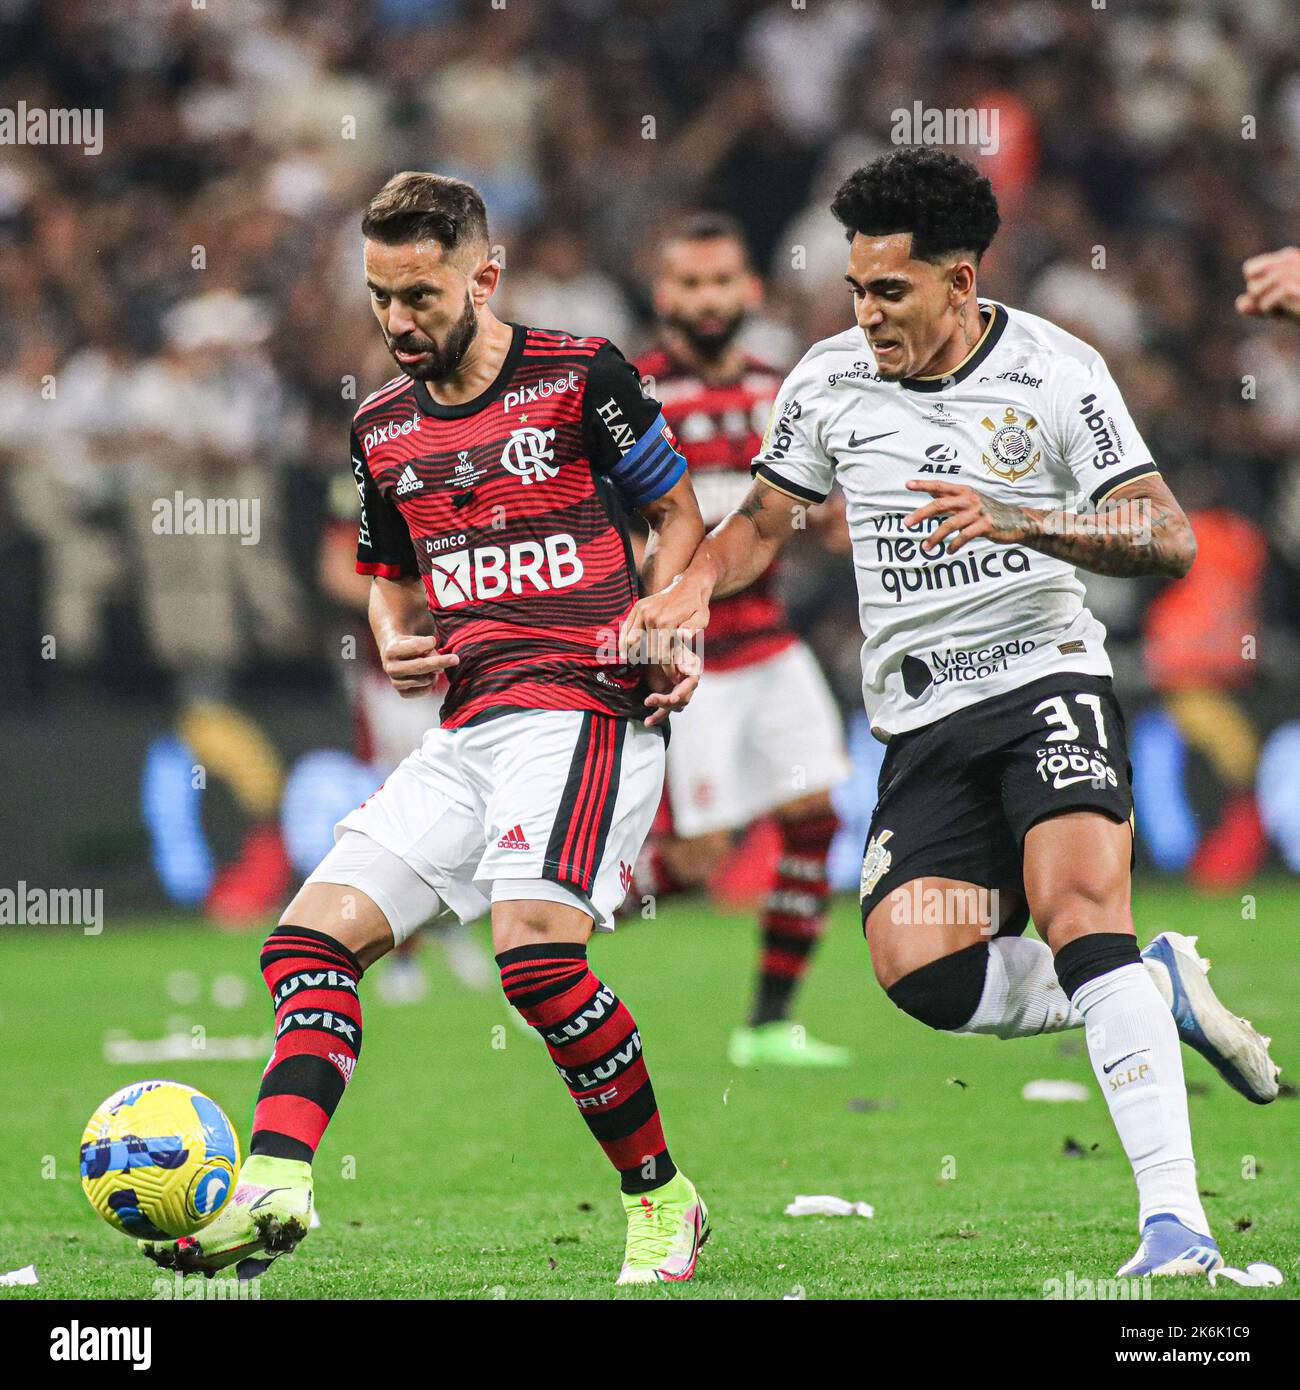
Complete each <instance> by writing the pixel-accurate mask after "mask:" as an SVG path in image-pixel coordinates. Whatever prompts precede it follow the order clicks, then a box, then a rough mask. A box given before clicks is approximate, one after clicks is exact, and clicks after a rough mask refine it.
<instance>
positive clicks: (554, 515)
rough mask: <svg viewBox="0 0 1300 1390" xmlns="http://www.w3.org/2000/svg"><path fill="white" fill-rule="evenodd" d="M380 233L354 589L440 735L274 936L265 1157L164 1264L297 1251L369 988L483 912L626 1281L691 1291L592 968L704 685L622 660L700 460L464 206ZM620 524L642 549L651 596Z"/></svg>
mask: <svg viewBox="0 0 1300 1390" xmlns="http://www.w3.org/2000/svg"><path fill="white" fill-rule="evenodd" d="M362 233H363V235H364V237H365V267H366V279H367V284H368V286H369V289H370V295H371V303H372V307H373V309H374V312H375V316H376V318H377V319H378V321H379V325H380V329H381V331H382V332H383V335H384V339H385V341H386V343H387V345H388V347H389V349H390V351H391V352H392V354H393V357H394V358H395V360H396V362H397V365H398V366H399V367H400V368H401V375H399V376H398V377H396V378H394V380H392V381H390V382H389V383H388V384H387V385H386V386H384V387H382V388H381V389H380V390H378V391H376V392H375V393H374V394H373V395H372V396H370V397H369V398H368V399H367V400H365V401H364V402H363V403H362V405H361V408H360V409H359V410H358V411H357V413H356V417H355V421H354V424H353V429H352V441H351V443H352V469H353V475H354V478H355V481H356V486H357V491H358V494H359V496H360V502H361V524H360V532H359V537H358V545H357V568H358V570H359V571H360V572H361V573H363V574H367V575H370V576H371V577H372V582H371V591H370V622H371V627H372V630H373V632H374V635H375V640H376V643H377V645H378V647H379V650H380V652H381V654H382V657H383V664H384V670H385V671H386V672H387V674H388V676H389V678H390V680H391V681H392V682H393V685H394V686H395V687H396V689H397V690H398V691H399V692H400V693H401V694H402V695H404V696H408V697H411V698H422V697H426V696H427V694H428V692H429V691H430V690H431V689H432V688H433V686H434V685H435V683H436V682H438V680H439V678H440V677H441V676H442V675H443V674H444V673H445V677H446V682H447V694H446V697H445V699H444V701H443V705H442V722H441V726H440V727H438V728H435V729H431V730H430V731H429V732H428V733H427V734H426V735H425V738H424V742H423V744H422V745H421V747H420V748H419V749H418V750H417V751H416V752H414V753H412V754H411V755H410V756H409V757H407V758H406V759H405V760H404V761H403V762H402V763H401V765H400V766H399V767H398V768H397V770H396V771H395V772H394V773H393V774H392V775H391V776H390V777H389V778H388V780H387V781H386V782H385V783H384V785H383V787H381V788H380V790H379V791H377V792H376V793H375V794H374V795H373V796H372V797H371V798H370V799H369V800H368V801H367V802H365V804H364V805H362V806H361V807H360V808H358V809H357V810H356V811H354V812H352V813H351V814H350V815H348V816H347V817H346V818H345V819H344V820H343V821H342V822H340V824H339V826H338V827H337V829H336V842H335V846H334V848H333V849H332V850H331V851H330V853H329V854H328V855H327V856H326V858H325V859H324V860H323V861H322V863H321V864H320V866H319V867H318V868H317V869H316V871H315V872H314V873H312V874H311V875H310V876H309V878H308V880H307V882H306V884H305V885H304V886H303V888H302V889H301V891H300V892H299V893H298V895H297V896H296V897H295V898H294V900H293V902H292V903H291V904H290V905H289V907H288V909H287V910H286V912H285V914H284V916H283V918H282V919H281V921H280V924H279V926H278V927H277V928H276V929H275V931H274V932H272V934H271V936H270V937H269V938H268V940H267V942H266V946H265V948H264V950H263V955H262V961H263V970H264V974H265V976H266V981H267V985H268V987H269V988H270V990H271V993H272V999H273V1003H274V1007H275V1020H276V1022H275V1037H276V1041H275V1048H274V1051H273V1053H272V1056H271V1059H270V1062H269V1063H268V1064H267V1068H266V1072H265V1074H264V1076H263V1080H262V1086H261V1091H260V1094H259V1097H258V1102H257V1109H256V1112H255V1114H254V1118H253V1133H252V1138H251V1142H250V1146H249V1147H250V1157H249V1159H248V1161H247V1162H246V1164H245V1165H244V1168H243V1170H242V1172H241V1175H240V1182H239V1185H238V1187H237V1189H236V1191H235V1194H234V1197H233V1198H232V1201H231V1204H230V1206H229V1207H228V1208H227V1210H226V1211H223V1212H222V1213H221V1215H220V1216H219V1217H218V1218H217V1220H216V1221H214V1222H213V1224H212V1225H211V1226H209V1227H207V1228H205V1229H204V1230H203V1231H202V1232H200V1233H199V1235H198V1236H196V1237H191V1238H189V1239H188V1240H183V1241H179V1242H176V1243H175V1244H172V1245H167V1246H163V1247H154V1248H153V1249H152V1254H153V1256H154V1258H157V1259H160V1260H162V1261H164V1262H167V1263H170V1264H174V1265H175V1266H176V1267H178V1268H181V1269H182V1270H201V1271H204V1272H210V1271H211V1270H213V1269H216V1268H220V1267H223V1266H225V1265H228V1264H240V1265H241V1266H242V1268H241V1272H244V1273H249V1272H257V1271H260V1268H261V1267H263V1266H264V1265H265V1263H266V1262H267V1261H269V1260H270V1259H273V1258H275V1257H276V1256H277V1255H278V1254H281V1253H283V1252H284V1251H285V1250H288V1249H292V1248H293V1247H294V1245H296V1244H297V1242H298V1241H299V1240H300V1239H301V1238H302V1236H303V1234H305V1231H306V1226H307V1222H308V1218H309V1216H310V1206H311V1162H312V1159H313V1157H314V1154H315V1151H316V1147H317V1145H318V1144H319V1142H320V1140H321V1136H322V1134H323V1132H324V1130H325V1127H326V1125H327V1124H328V1123H329V1120H330V1117H331V1115H332V1113H333V1111H334V1108H335V1106H336V1105H337V1104H338V1102H339V1100H340V1098H341V1096H342V1094H343V1090H344V1087H345V1086H346V1085H347V1084H348V1083H349V1082H350V1081H351V1079H352V1075H353V1070H354V1067H355V1065H356V1062H357V1057H358V1054H359V1052H360V1048H361V1032H362V1025H361V1004H360V997H359V994H358V989H357V986H358V982H359V980H360V977H361V974H362V971H363V970H364V969H365V968H366V967H368V966H369V965H371V964H372V963H373V962H374V961H376V960H377V959H379V958H380V957H381V956H383V955H384V954H385V953H386V952H388V951H390V950H392V949H393V947H394V945H395V944H396V943H397V942H400V941H402V940H404V939H405V938H406V937H407V936H409V935H410V933H411V932H413V931H414V930H416V928H418V927H420V926H421V925H423V924H424V923H425V922H429V921H434V920H437V919H439V918H443V917H446V916H448V915H452V916H455V917H459V918H460V919H461V920H462V921H471V920H473V919H474V918H476V917H478V916H480V915H481V914H483V913H484V912H486V911H488V910H489V909H490V911H491V915H492V938H493V945H494V949H495V950H496V952H497V964H498V966H499V968H500V973H501V980H502V984H503V986H504V988H505V992H506V995H507V997H508V998H509V1000H510V1002H511V1003H512V1004H513V1005H514V1006H515V1007H516V1008H517V1009H518V1010H519V1012H520V1014H521V1015H522V1016H523V1018H524V1019H525V1020H526V1021H527V1022H528V1023H529V1024H531V1025H532V1026H533V1027H534V1028H536V1030H537V1031H538V1032H539V1033H540V1035H541V1037H542V1040H543V1041H544V1043H545V1044H546V1047H547V1050H548V1051H549V1053H550V1056H551V1059H552V1061H553V1062H554V1064H555V1067H556V1070H557V1071H558V1072H559V1073H560V1077H561V1079H562V1080H563V1081H564V1083H565V1085H566V1086H567V1087H568V1089H569V1091H570V1093H571V1094H572V1096H573V1099H574V1101H575V1102H576V1103H577V1106H578V1109H579V1112H580V1113H581V1115H582V1117H583V1119H584V1120H585V1121H586V1123H587V1125H588V1127H589V1128H590V1130H591V1133H592V1135H593V1136H594V1138H595V1139H596V1140H597V1142H598V1143H599V1144H600V1146H601V1147H602V1148H603V1149H604V1151H605V1154H606V1156H607V1157H608V1159H609V1161H610V1162H611V1163H612V1164H613V1166H614V1168H615V1169H616V1171H617V1173H618V1175H619V1181H620V1186H621V1189H622V1196H623V1205H624V1209H625V1213H626V1216H627V1222H628V1237H627V1246H626V1252H625V1257H624V1263H623V1268H622V1271H621V1273H620V1275H619V1282H620V1283H644V1282H651V1281H656V1280H668V1281H675V1280H683V1279H689V1278H691V1277H692V1275H693V1274H694V1271H695V1261H696V1256H697V1254H698V1251H699V1248H700V1246H701V1244H702V1243H703V1241H704V1238H705V1236H706V1235H707V1232H708V1214H707V1211H706V1209H705V1206H704V1203H703V1202H702V1201H701V1200H700V1198H699V1195H698V1193H697V1192H696V1190H695V1188H694V1186H693V1184H692V1183H691V1182H690V1181H689V1179H687V1178H686V1177H685V1175H684V1174H682V1173H681V1172H679V1171H678V1169H677V1167H676V1165H675V1164H674V1162H673V1159H672V1157H671V1156H670V1154H669V1151H668V1145H667V1142H666V1141H665V1138H664V1131H663V1126H662V1124H661V1121H660V1117H659V1109H658V1106H657V1104H656V1101H655V1094H654V1089H653V1087H652V1086H651V1083H650V1077H649V1073H648V1071H647V1067H646V1060H645V1057H644V1054H643V1051H642V1044H641V1035H640V1033H639V1031H638V1030H637V1026H636V1023H635V1021H634V1020H633V1018H632V1015H631V1013H630V1012H629V1010H628V1007H627V1005H626V1004H624V1003H623V1002H621V1001H620V999H619V998H618V996H617V995H615V993H614V992H613V990H612V989H610V987H609V986H608V985H607V984H604V983H602V981H601V980H599V979H597V977H596V976H595V975H594V974H593V973H592V971H591V969H590V968H589V967H588V964H587V941H588V938H589V937H590V935H591V932H592V930H593V928H595V929H598V930H610V929H612V924H613V914H614V911H615V909H616V908H617V907H618V905H619V903H620V902H621V901H622V898H623V896H624V894H625V893H626V891H627V888H628V885H629V884H630V882H631V877H632V864H633V862H634V861H635V859H636V856H637V854H638V852H639V851H640V849H641V845H642V842H643V840H644V838H645V835H646V833H647V831H648V830H649V828H650V824H651V821H652V820H653V817H654V814H655V810H656V807H657V805H658V802H659V797H660V792H661V789H662V784H663V767H664V744H665V740H666V732H667V731H666V726H665V721H666V720H667V718H668V715H669V713H670V712H671V711H673V710H676V709H679V708H681V707H682V706H684V705H685V704H686V702H687V701H688V700H689V699H690V696H691V694H692V693H693V691H694V688H695V685H696V682H697V681H698V678H699V663H698V660H697V659H696V658H695V657H694V655H693V653H691V652H689V651H684V652H680V653H678V654H677V655H676V656H673V655H672V654H671V653H669V656H670V658H671V659H670V660H668V661H665V662H664V663H663V664H661V665H658V666H652V665H650V664H649V663H648V661H646V662H642V663H641V664H637V665H632V664H626V663H620V660H619V652H618V642H617V635H618V630H619V625H620V623H621V621H622V619H623V617H624V616H625V615H626V614H627V613H628V612H629V610H630V609H631V607H632V605H633V604H634V603H635V602H636V600H637V599H638V597H639V596H640V595H642V594H643V593H656V592H658V591H659V590H660V589H661V588H663V587H664V586H665V585H666V584H667V583H668V582H670V581H671V580H672V578H673V577H674V576H675V575H676V574H678V573H679V572H680V571H681V570H682V569H684V568H685V566H686V564H687V562H688V561H689V559H690V557H691V555H692V554H693V553H694V550H695V548H696V546H697V545H698V544H699V542H700V541H701V540H702V539H703V535H704V528H703V524H702V522H701V520H700V513H699V508H698V506H697V505H696V501H695V496H694V493H693V492H692V489H691V485H690V482H689V481H688V479H687V478H686V476H685V474H686V464H685V460H684V459H683V458H682V456H681V454H680V453H679V452H678V451H677V448H676V444H675V441H674V439H673V436H672V432H671V431H670V430H669V428H668V426H667V424H666V422H665V420H664V418H663V415H662V412H661V410H660V407H659V404H658V402H656V401H654V400H652V399H650V398H648V397H647V396H646V395H645V394H644V393H643V392H642V390H641V385H640V380H639V378H638V376H637V374H636V372H635V371H634V370H633V368H632V367H631V366H630V365H629V364H628V363H627V362H626V361H625V360H624V359H623V357H622V356H621V354H620V353H619V352H618V350H617V349H616V348H615V347H613V346H612V345H611V344H610V343H608V342H607V341H606V340H605V339H603V338H591V337H586V338H577V337H573V336H571V335H569V334H566V333H559V332H551V331H547V330H542V329H536V328H528V327H524V326H523V325H520V324H509V323H503V322H502V321H501V320H499V319H498V318H497V317H496V316H495V315H494V314H493V312H492V310H491V308H490V307H489V303H488V301H489V299H490V297H491V295H492V292H493V290H494V289H495V288H496V285H497V282H498V280H499V278H500V275H501V267H500V263H499V261H498V260H497V259H496V257H495V256H494V255H493V254H492V251H491V243H490V242H489V239H488V228H487V215H486V212H485V210H484V207H483V202H482V199H481V198H480V197H479V195H478V193H477V192H476V191H475V190H474V189H473V188H472V187H471V186H470V185H468V184H466V183H463V182H461V181H459V180H456V179H448V178H443V177H440V176H438V175H435V174H423V173H406V174H398V175H395V176H394V177H393V178H392V179H390V180H389V182H388V183H387V184H385V186H384V187H383V188H382V189H381V190H380V191H379V193H377V194H376V195H375V197H374V198H373V199H372V200H371V202H370V204H369V205H368V207H367V209H366V214H365V217H364V218H363V221H362ZM624 508H633V509H636V510H638V511H639V512H640V513H641V514H642V515H643V516H644V517H645V519H646V522H647V524H648V525H649V527H650V531H651V541H650V544H649V546H648V549H647V553H646V557H645V560H644V563H643V565H642V568H641V572H640V574H638V573H637V570H636V568H635V566H634V565H633V562H632V550H631V545H630V541H629V538H628V532H627V526H626V521H625V518H624ZM245 1262H246V1263H245Z"/></svg>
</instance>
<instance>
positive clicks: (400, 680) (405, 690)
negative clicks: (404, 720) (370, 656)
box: [381, 637, 460, 700]
mask: <svg viewBox="0 0 1300 1390" xmlns="http://www.w3.org/2000/svg"><path fill="white" fill-rule="evenodd" d="M381 655H382V658H383V663H384V674H385V675H386V676H387V677H388V679H389V680H390V681H392V683H393V689H394V690H396V691H397V693H398V694H399V695H400V696H401V697H402V698H403V699H404V700H410V699H413V698H414V697H415V696H417V695H428V694H429V693H430V691H432V690H433V688H434V686H435V685H437V683H438V677H439V676H440V675H441V674H442V673H443V672H444V671H445V670H447V668H448V667H449V666H458V665H459V664H460V657H458V656H453V655H451V654H450V653H443V652H440V651H439V650H438V639H437V638H436V637H394V638H392V640H391V641H389V642H387V643H386V644H385V646H384V649H383V652H382V654H381Z"/></svg>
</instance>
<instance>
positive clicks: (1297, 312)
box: [1237, 246, 1300, 323]
mask: <svg viewBox="0 0 1300 1390" xmlns="http://www.w3.org/2000/svg"><path fill="white" fill-rule="evenodd" d="M1241 273H1242V274H1243V275H1244V276H1245V279H1246V288H1245V291H1244V292H1243V293H1242V294H1239V295H1238V296H1237V312H1238V313H1239V314H1256V315H1262V316H1265V317H1266V316H1268V315H1273V316H1274V317H1277V318H1288V319H1294V320H1295V321H1296V322H1297V323H1300V246H1284V247H1283V248H1282V250H1280V251H1269V252H1267V253H1266V254H1265V255H1262V256H1252V257H1251V258H1250V259H1249V260H1248V261H1246V262H1244V264H1243V265H1242V267H1241Z"/></svg>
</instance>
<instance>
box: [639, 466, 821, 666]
mask: <svg viewBox="0 0 1300 1390" xmlns="http://www.w3.org/2000/svg"><path fill="white" fill-rule="evenodd" d="M806 509H807V504H806V503H804V502H801V501H799V500H798V498H795V497H791V496H790V495H789V494H788V493H784V492H782V491H780V489H779V488H775V487H772V486H771V485H770V484H768V483H765V482H762V481H759V482H756V483H755V484H754V486H753V487H752V488H751V489H750V492H749V495H748V496H747V497H746V498H745V500H744V501H743V502H742V503H741V504H740V506H739V507H737V508H736V510H735V511H734V512H732V513H731V514H730V515H729V516H727V517H726V518H725V519H724V520H723V521H722V522H721V523H720V524H719V525H718V526H716V527H715V528H714V529H713V530H712V531H710V532H709V534H708V535H707V536H705V538H704V539H703V541H701V542H700V546H699V549H698V550H696V552H695V556H694V558H693V559H692V560H691V562H690V564H689V565H687V567H686V568H685V569H684V570H683V571H682V573H681V574H679V575H678V576H677V577H676V578H675V579H674V580H673V581H672V583H671V584H669V585H668V586H667V587H666V588H664V589H663V590H662V591H661V592H660V593H657V594H653V595H651V596H650V597H649V598H643V599H642V600H641V602H640V603H638V604H637V605H636V607H634V608H633V609H632V611H631V612H630V613H629V614H628V616H627V617H626V618H625V619H624V620H623V630H622V633H621V634H620V638H619V641H620V645H621V647H622V650H623V651H624V652H626V651H627V650H628V649H629V648H630V647H631V646H632V645H633V644H634V643H635V642H636V641H637V639H638V637H639V635H640V634H641V633H643V632H669V633H675V632H678V631H684V632H686V633H689V634H690V635H691V636H694V635H695V634H696V633H698V632H702V631H703V630H704V629H705V628H706V627H707V626H708V625H709V600H710V599H713V598H725V597H726V596H727V595H729V594H734V593H738V592H739V591H740V590H741V589H744V588H746V587H747V586H748V585H750V584H752V583H753V582H754V580H756V579H757V578H758V577H759V575H761V574H763V573H764V572H765V571H766V569H767V567H768V566H769V565H770V564H771V563H772V561H773V560H775V559H776V557H777V555H778V554H779V553H780V550H781V547H782V546H783V545H784V544H785V543H786V541H787V540H788V539H789V538H790V535H791V533H792V532H793V531H794V529H795V521H794V517H795V513H796V512H797V511H800V510H806Z"/></svg>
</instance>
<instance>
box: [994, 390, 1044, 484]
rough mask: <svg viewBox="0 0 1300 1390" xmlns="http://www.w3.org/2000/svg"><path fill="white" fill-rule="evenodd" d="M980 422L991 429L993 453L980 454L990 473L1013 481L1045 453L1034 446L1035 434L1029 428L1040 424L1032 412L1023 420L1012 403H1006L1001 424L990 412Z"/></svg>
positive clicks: (1032, 469) (1036, 463)
mask: <svg viewBox="0 0 1300 1390" xmlns="http://www.w3.org/2000/svg"><path fill="white" fill-rule="evenodd" d="M980 424H981V425H983V426H984V428H985V429H986V430H991V431H992V436H993V437H992V438H991V439H990V440H989V449H990V451H991V452H992V455H993V457H992V458H990V457H989V455H988V454H983V453H982V454H981V455H980V460H981V461H982V462H983V464H984V466H985V468H987V469H988V470H989V472H990V473H994V474H996V475H997V476H998V477H999V478H1005V479H1006V481H1007V482H1009V483H1014V482H1015V481H1016V480H1017V479H1018V478H1023V477H1024V476H1025V474H1026V473H1032V472H1033V471H1034V469H1035V468H1037V467H1038V461H1039V459H1041V458H1042V457H1043V455H1042V451H1041V450H1040V449H1037V448H1035V447H1034V436H1033V435H1032V434H1030V430H1034V429H1037V428H1038V421H1037V420H1035V419H1034V417H1033V416H1032V415H1026V416H1025V418H1024V422H1023V423H1021V419H1020V416H1019V415H1017V414H1016V412H1015V411H1014V410H1013V409H1012V408H1011V406H1007V409H1006V413H1005V414H1004V415H1003V416H1002V423H1001V424H1000V425H995V424H994V423H993V421H992V420H990V419H989V417H988V416H987V415H986V416H985V417H984V418H983V419H982V420H981V421H980Z"/></svg>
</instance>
